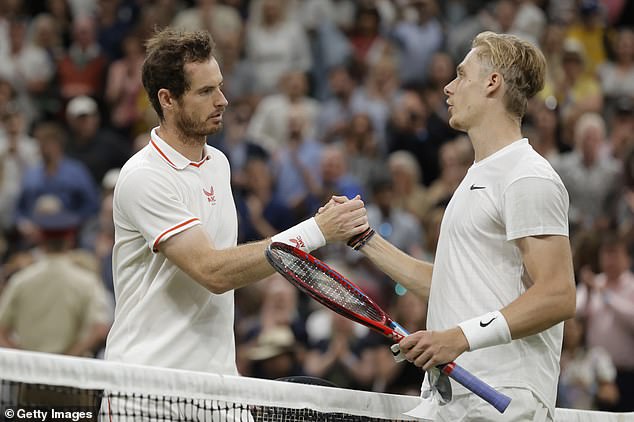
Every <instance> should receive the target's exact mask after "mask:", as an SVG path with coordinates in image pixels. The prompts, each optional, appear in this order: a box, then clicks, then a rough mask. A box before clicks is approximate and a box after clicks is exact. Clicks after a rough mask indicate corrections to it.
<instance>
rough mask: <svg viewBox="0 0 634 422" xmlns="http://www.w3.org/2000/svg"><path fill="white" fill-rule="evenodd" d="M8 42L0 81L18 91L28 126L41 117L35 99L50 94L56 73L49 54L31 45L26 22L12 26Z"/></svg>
mask: <svg viewBox="0 0 634 422" xmlns="http://www.w3.org/2000/svg"><path fill="white" fill-rule="evenodd" d="M9 40H10V44H9V51H7V55H6V56H4V57H0V77H1V78H4V79H6V80H7V81H9V82H10V83H11V85H13V87H14V88H15V90H16V92H17V95H18V98H17V100H18V102H19V103H20V106H21V107H22V108H23V110H24V114H25V117H26V119H27V124H28V123H30V122H32V121H34V120H35V119H37V118H38V117H40V111H39V110H38V109H37V106H36V105H37V104H36V99H37V98H38V97H39V96H40V95H41V94H43V93H44V92H45V91H46V90H47V88H48V84H49V83H50V82H51V80H52V78H53V74H54V70H55V69H54V66H53V64H52V63H51V61H50V60H49V57H48V55H47V54H46V51H45V50H44V49H42V48H40V47H38V46H36V45H33V44H30V43H29V42H28V39H27V22H26V21H25V20H24V19H14V20H11V21H10V22H9Z"/></svg>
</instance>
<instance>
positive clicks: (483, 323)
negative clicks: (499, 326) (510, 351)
mask: <svg viewBox="0 0 634 422" xmlns="http://www.w3.org/2000/svg"><path fill="white" fill-rule="evenodd" d="M495 318H497V317H493V318H491V321H489V322H482V321H480V327H482V328H484V327H486V326H488V325H489V324H490V323H492V322H493V320H495Z"/></svg>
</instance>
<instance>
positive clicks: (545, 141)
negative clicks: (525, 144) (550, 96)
mask: <svg viewBox="0 0 634 422" xmlns="http://www.w3.org/2000/svg"><path fill="white" fill-rule="evenodd" d="M531 122H532V126H533V128H534V129H535V136H531V137H529V139H528V141H529V142H530V144H531V145H532V147H533V148H534V149H535V151H537V152H538V153H539V154H540V155H541V156H542V157H544V158H545V159H547V160H548V161H549V162H551V163H552V162H553V161H556V160H557V158H558V156H559V151H560V149H563V148H564V146H563V144H562V141H561V124H560V120H559V114H558V112H557V108H556V107H555V106H554V104H553V103H552V102H551V101H545V100H541V99H539V98H537V99H535V101H534V103H533V110H532V113H531Z"/></svg>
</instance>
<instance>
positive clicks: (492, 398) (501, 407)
mask: <svg viewBox="0 0 634 422" xmlns="http://www.w3.org/2000/svg"><path fill="white" fill-rule="evenodd" d="M440 370H441V371H442V372H443V373H444V374H447V375H448V376H449V377H450V378H453V379H454V380H455V381H456V382H458V383H460V384H462V385H463V386H465V387H466V388H468V389H469V390H470V391H472V392H473V393H474V394H476V395H478V396H480V397H481V398H482V399H483V400H484V401H486V402H488V403H489V404H490V405H491V406H493V407H495V408H496V409H497V410H498V412H500V413H504V411H505V410H506V408H507V407H508V406H509V404H510V403H511V398H510V397H509V396H507V395H505V394H502V393H500V392H499V391H497V390H495V389H494V388H493V387H491V386H490V385H489V384H487V383H486V382H484V381H482V380H481V379H480V378H477V377H476V376H475V375H473V374H472V373H471V372H469V371H467V370H466V369H464V368H463V367H462V366H460V365H458V364H457V363H455V362H449V363H447V364H445V365H441V366H440Z"/></svg>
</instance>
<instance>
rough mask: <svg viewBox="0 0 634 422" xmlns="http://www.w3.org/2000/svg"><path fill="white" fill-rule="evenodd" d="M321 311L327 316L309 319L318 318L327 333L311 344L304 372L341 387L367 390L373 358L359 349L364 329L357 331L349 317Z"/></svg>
mask: <svg viewBox="0 0 634 422" xmlns="http://www.w3.org/2000/svg"><path fill="white" fill-rule="evenodd" d="M323 312H327V313H324V314H318V313H313V314H312V315H311V318H316V317H321V318H320V319H321V321H320V325H322V324H325V331H326V333H325V335H324V337H322V338H319V339H317V338H314V339H313V341H312V342H311V343H310V346H309V350H308V351H307V353H306V359H305V361H304V372H305V373H306V375H310V376H313V377H318V378H323V379H326V380H328V381H330V382H332V383H334V384H335V385H337V386H338V387H341V388H354V389H368V388H369V387H370V386H371V383H372V378H373V374H374V368H373V367H372V365H373V362H372V355H371V354H369V353H364V351H365V350H363V349H361V346H362V343H361V338H363V336H364V335H365V334H367V330H360V331H358V332H357V331H356V330H355V323H354V322H353V321H351V320H349V319H348V318H346V317H344V316H341V315H339V314H336V313H334V312H330V311H325V310H324V311H323ZM308 324H310V320H309V322H308ZM309 335H310V332H309ZM309 338H310V337H309Z"/></svg>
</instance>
